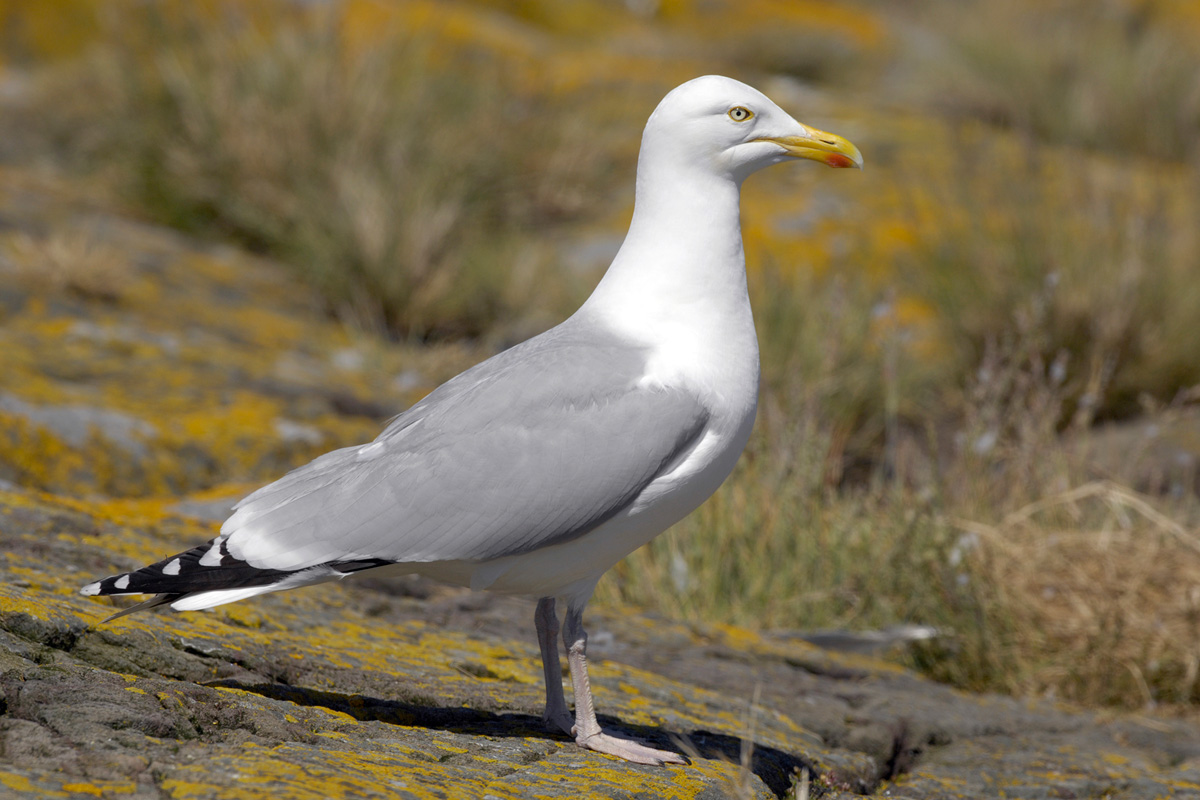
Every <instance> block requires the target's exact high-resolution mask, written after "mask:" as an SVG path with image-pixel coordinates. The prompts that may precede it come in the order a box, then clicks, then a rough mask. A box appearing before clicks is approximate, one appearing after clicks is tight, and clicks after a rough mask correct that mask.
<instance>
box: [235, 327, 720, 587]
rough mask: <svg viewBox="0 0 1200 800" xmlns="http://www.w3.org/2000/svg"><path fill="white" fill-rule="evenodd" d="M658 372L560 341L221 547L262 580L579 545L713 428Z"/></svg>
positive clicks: (262, 509) (298, 476) (439, 401)
mask: <svg viewBox="0 0 1200 800" xmlns="http://www.w3.org/2000/svg"><path fill="white" fill-rule="evenodd" d="M585 333H586V334H587V335H586V336H585V335H583V334H585ZM644 366H645V355H644V352H643V351H642V350H641V349H639V348H636V347H633V346H630V345H628V344H624V343H622V342H620V341H619V340H617V339H615V338H602V339H601V340H600V341H599V342H597V341H596V336H595V332H594V331H590V330H589V331H579V330H577V329H575V328H572V327H571V326H569V325H563V326H560V327H559V328H556V329H554V330H551V331H549V332H547V333H546V334H543V335H542V336H540V337H536V338H534V339H531V340H530V341H528V342H525V343H524V344H522V345H518V346H517V347H515V348H512V349H511V350H508V351H506V352H504V353H501V354H500V355H498V356H495V357H494V358H492V359H489V360H488V361H485V362H483V363H482V364H479V365H477V366H476V367H474V368H472V369H470V370H468V371H466V372H464V373H463V374H461V375H459V376H458V377H457V378H455V379H453V380H451V381H450V382H448V383H446V384H445V385H443V386H442V387H440V388H439V389H437V390H436V391H434V392H433V393H432V394H430V395H429V396H428V397H426V398H425V399H424V400H422V401H421V402H420V403H418V404H417V405H415V406H413V407H412V408H411V409H409V410H408V411H407V412H405V413H404V414H402V415H400V416H399V417H398V418H397V419H396V420H395V421H394V422H393V423H392V424H391V425H389V426H388V428H387V429H386V430H384V431H383V433H382V434H380V436H379V437H378V438H377V439H376V440H375V441H374V442H373V443H371V444H370V445H365V446H362V447H350V448H345V449H342V450H336V451H334V452H331V453H328V454H326V455H324V456H321V457H320V458H318V459H316V460H315V461H313V462H311V463H310V464H308V465H307V466H304V467H301V468H299V469H297V470H295V471H293V472H291V473H289V474H288V475H286V476H284V477H283V478H281V479H280V480H278V481H276V482H275V483H273V484H270V485H268V486H266V487H264V488H262V489H260V490H258V491H257V492H255V493H254V494H252V495H250V496H249V497H247V498H246V499H244V500H243V501H242V502H241V503H239V504H238V506H237V507H236V511H235V513H234V515H233V516H232V517H230V518H229V520H228V521H227V522H226V523H225V525H224V527H223V528H222V536H221V539H222V540H223V541H224V543H225V546H226V547H227V548H228V552H229V553H230V554H231V555H233V556H234V557H235V558H239V559H242V560H244V561H246V562H248V563H250V564H251V565H253V566H256V567H260V568H272V569H281V570H294V569H303V568H305V567H309V566H314V565H316V564H322V563H326V562H329V561H345V560H353V559H384V560H388V561H398V562H428V561H439V560H487V559H493V558H499V557H501V556H508V555H515V554H520V553H525V552H529V551H531V550H535V549H538V548H541V547H546V546H548V545H552V544H557V543H560V542H565V541H568V540H570V539H573V538H576V537H578V536H581V535H583V534H585V533H587V532H588V531H590V530H592V529H594V528H595V527H596V526H598V525H600V524H601V523H603V522H604V521H606V520H607V519H609V518H611V517H612V516H614V515H615V514H617V513H619V512H620V511H621V510H622V509H624V508H626V507H628V506H629V504H630V503H631V502H632V501H633V500H634V499H635V498H636V497H637V495H638V494H639V493H640V492H641V491H642V490H643V489H644V488H645V487H646V486H647V485H648V484H649V483H650V482H651V481H653V480H654V479H655V478H656V477H657V476H659V475H661V474H663V473H664V472H666V471H667V470H668V469H669V468H670V467H671V466H672V465H673V464H674V463H675V462H677V460H678V459H679V457H680V456H681V455H682V454H684V453H686V452H688V450H689V449H690V448H691V447H692V446H693V445H694V444H695V442H696V441H697V440H698V439H699V437H700V435H701V434H702V433H703V431H704V428H705V426H706V424H707V422H708V412H707V410H706V409H705V407H704V405H703V404H702V403H701V402H700V401H699V399H698V398H696V397H695V396H693V395H692V394H690V393H688V392H686V391H683V390H678V389H667V388H661V387H659V388H655V387H643V386H639V385H638V382H639V380H640V379H641V377H642V375H643V374H644Z"/></svg>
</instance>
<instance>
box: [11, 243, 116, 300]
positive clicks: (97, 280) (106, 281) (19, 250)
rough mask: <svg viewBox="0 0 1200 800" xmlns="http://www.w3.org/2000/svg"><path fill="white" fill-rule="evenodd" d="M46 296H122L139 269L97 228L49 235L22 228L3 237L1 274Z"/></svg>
mask: <svg viewBox="0 0 1200 800" xmlns="http://www.w3.org/2000/svg"><path fill="white" fill-rule="evenodd" d="M4 273H7V277H8V278H9V279H10V280H13V281H16V282H17V283H21V284H24V285H26V286H30V287H32V288H33V289H34V290H35V291H38V292H39V293H41V294H44V295H55V294H59V293H68V294H74V295H76V296H78V297H81V298H84V299H88V300H99V301H102V302H107V303H117V302H119V301H120V299H121V298H122V296H123V295H124V294H125V292H126V290H127V289H128V288H129V286H130V284H131V283H132V282H133V280H134V278H135V275H136V271H135V269H134V267H133V265H131V264H130V263H129V262H128V260H127V259H126V258H125V254H124V253H122V252H121V251H120V250H119V249H118V248H116V247H113V246H112V245H110V244H107V243H106V242H105V241H104V239H103V237H102V236H101V235H100V234H99V232H98V231H96V230H95V229H94V228H91V227H88V226H81V227H79V228H74V229H70V230H66V231H56V232H54V233H52V234H50V235H49V236H46V237H38V236H34V235H31V234H28V233H23V232H18V233H14V234H12V235H9V236H5V237H2V238H0V274H4Z"/></svg>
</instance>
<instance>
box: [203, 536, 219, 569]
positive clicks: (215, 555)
mask: <svg viewBox="0 0 1200 800" xmlns="http://www.w3.org/2000/svg"><path fill="white" fill-rule="evenodd" d="M200 566H202V567H219V566H221V540H220V539H217V540H216V541H215V542H213V546H212V547H210V548H208V552H207V553H205V554H204V555H202V556H200Z"/></svg>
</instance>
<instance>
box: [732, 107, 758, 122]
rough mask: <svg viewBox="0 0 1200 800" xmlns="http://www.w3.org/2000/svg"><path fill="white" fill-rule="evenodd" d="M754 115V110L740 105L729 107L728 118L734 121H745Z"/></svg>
mask: <svg viewBox="0 0 1200 800" xmlns="http://www.w3.org/2000/svg"><path fill="white" fill-rule="evenodd" d="M753 116H754V112H753V111H751V110H750V109H748V108H743V107H742V106H734V107H733V108H731V109H729V118H730V119H731V120H733V121H734V122H745V121H746V120H748V119H750V118H751V117H753Z"/></svg>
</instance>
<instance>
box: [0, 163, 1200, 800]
mask: <svg viewBox="0 0 1200 800" xmlns="http://www.w3.org/2000/svg"><path fill="white" fill-rule="evenodd" d="M97 263H100V264H105V263H107V264H110V267H109V269H110V270H111V274H110V275H109V277H108V279H106V280H105V281H102V282H99V283H98V282H97V280H96V278H95V274H94V272H93V271H92V267H94V266H95V265H96V264H97ZM89 265H90V266H89ZM0 277H2V278H3V280H0V545H2V547H0V797H4V798H8V797H12V798H42V797H97V796H99V797H112V798H163V797H169V798H180V799H182V798H257V797H267V796H271V797H276V798H330V797H346V798H370V797H380V798H382V797H398V798H405V797H411V798H425V797H443V798H449V797H495V798H507V797H513V798H516V797H522V798H524V797H530V798H532V797H572V798H575V797H611V798H663V797H666V798H670V797H678V798H692V797H701V798H708V799H709V800H715V799H716V798H723V797H730V798H741V797H761V798H772V797H784V796H793V793H795V792H796V788H795V787H796V782H797V781H798V780H799V778H798V776H800V775H801V774H803V773H805V772H806V773H807V774H808V778H809V783H808V792H809V796H812V797H829V798H838V797H850V796H853V795H856V794H869V795H882V796H889V797H896V798H952V797H953V798H960V797H999V796H1006V797H1025V798H1041V797H1047V798H1049V797H1054V798H1085V797H1087V798H1101V797H1128V798H1159V797H1163V798H1166V797H1176V798H1183V797H1200V726H1197V725H1196V724H1194V723H1187V722H1183V721H1170V720H1163V719H1150V718H1139V717H1130V716H1112V715H1100V714H1095V713H1082V712H1076V711H1070V710H1067V709H1061V708H1056V707H1054V706H1052V705H1049V704H1045V703H1027V702H1022V701H1017V700H1013V699H1009V698H1002V697H972V696H967V695H964V694H961V693H959V692H956V691H953V690H951V689H948V688H946V687H944V686H940V685H937V684H933V683H931V682H929V681H925V680H923V679H921V678H919V677H916V676H914V675H912V674H909V673H906V672H904V671H902V670H900V669H898V668H896V667H893V666H890V665H887V664H884V663H881V662H878V661H874V660H869V659H866V658H864V657H860V656H851V655H835V654H830V653H827V652H825V651H821V650H819V649H816V648H814V647H812V646H810V645H808V644H805V643H803V642H801V641H799V640H798V639H796V638H794V637H790V638H785V637H766V636H759V635H756V634H753V633H751V632H748V631H743V630H739V629H734V628H727V627H719V626H718V627H696V626H686V625H682V624H679V623H677V622H672V621H669V620H663V619H657V618H655V617H653V616H648V615H638V614H632V613H615V612H612V611H608V612H605V611H603V610H600V611H595V612H593V613H591V614H589V629H590V632H591V634H592V639H591V643H592V644H591V653H592V654H593V656H594V673H593V679H594V682H595V689H596V694H597V699H598V703H599V706H600V711H601V715H602V718H604V720H605V722H606V723H608V724H610V725H612V726H614V727H616V728H619V729H621V730H624V731H626V732H628V733H630V734H634V735H637V736H640V737H643V738H645V739H648V740H650V741H651V742H652V743H654V744H655V745H656V746H659V747H670V748H675V749H677V750H679V751H680V752H683V753H685V754H686V755H688V756H689V757H690V758H691V761H692V763H691V765H690V766H687V767H682V768H649V767H640V766H635V765H629V764H625V763H622V762H619V761H616V760H613V759H611V758H608V757H605V756H600V755H596V754H593V753H587V752H584V751H582V750H580V749H579V748H578V747H576V746H575V745H574V744H573V743H572V742H570V741H568V740H567V739H566V738H565V737H563V736H561V735H556V734H551V733H547V732H545V731H544V730H543V729H542V727H541V725H540V722H539V719H538V715H539V713H540V709H541V702H542V691H543V690H542V687H541V671H540V665H539V658H538V653H537V646H536V643H535V637H534V634H533V623H532V604H531V603H528V602H525V601H519V600H514V599H508V598H496V597H491V596H485V595H472V594H470V593H466V592H462V591H459V590H451V589H445V588H440V587H437V586H435V585H432V584H429V583H426V582H423V581H419V580H415V579H412V580H395V581H388V582H385V581H380V580H372V579H370V578H369V577H364V578H361V579H359V580H358V581H356V582H354V581H348V582H346V583H345V584H342V585H337V586H332V585H325V586H320V587H314V588H310V589H306V590H303V591H300V592H294V593H288V594H284V595H272V596H267V597H264V598H257V599H255V600H253V601H248V602H245V603H241V604H235V605H233V606H224V607H221V608H219V609H216V610H214V611H211V612H197V613H191V614H173V613H169V612H166V613H157V612H155V613H147V614H141V615H137V616H133V617H127V618H123V619H121V620H118V621H115V622H113V623H111V624H108V625H103V624H100V620H101V619H103V618H104V617H105V616H107V615H108V614H109V613H111V612H112V611H113V610H114V606H113V605H112V604H111V601H109V600H95V599H87V598H83V597H80V596H79V595H78V594H77V589H78V587H79V586H80V585H82V584H84V583H86V582H88V581H89V580H91V579H93V578H96V577H100V576H103V575H108V574H111V573H112V572H114V571H117V570H123V569H129V568H134V567H137V566H140V565H141V564H144V563H146V562H148V561H151V560H154V559H157V558H160V557H162V556H164V555H167V554H169V553H173V552H176V551H178V550H181V549H183V548H185V547H188V546H191V545H194V544H197V543H199V542H201V541H203V540H205V539H206V538H208V537H210V536H211V535H212V534H213V533H214V531H215V525H214V523H213V521H212V520H213V518H220V516H221V512H222V509H223V508H224V507H226V506H227V505H228V503H229V501H230V500H231V499H232V498H233V497H235V496H236V493H237V491H239V490H241V489H244V488H248V487H249V486H250V485H253V483H255V482H261V481H264V480H267V479H269V478H271V477H274V476H275V475H277V474H278V473H279V472H281V471H282V470H284V469H286V468H288V467H289V466H291V465H293V464H295V463H297V462H298V461H303V460H304V459H305V458H308V457H310V456H311V455H314V454H316V453H317V452H321V451H323V450H325V449H329V448H331V447H334V446H338V445H340V444H346V443H349V442H352V441H356V440H358V441H361V440H365V439H366V438H369V437H370V436H372V435H373V434H374V431H375V430H377V428H378V426H379V424H380V421H381V419H382V418H384V417H386V416H387V415H388V414H390V413H392V411H394V410H396V409H398V408H402V407H403V406H404V405H406V404H407V403H409V402H411V401H412V400H414V399H416V397H418V396H419V395H420V392H421V391H423V390H427V389H428V388H430V387H431V386H432V385H433V384H435V383H436V382H437V381H439V380H442V379H444V378H445V377H448V375H449V374H450V373H452V372H454V371H457V369H459V368H461V367H462V366H464V365H465V364H466V363H468V362H469V361H470V360H471V359H472V357H473V355H474V354H471V353H468V352H458V351H449V352H447V351H443V352H441V353H438V354H437V357H436V358H434V357H432V356H430V355H429V354H428V353H426V352H423V351H417V350H413V349H404V348H400V347H395V346H389V345H385V344H383V343H381V342H376V341H374V340H371V339H369V337H365V336H360V337H358V338H353V337H351V336H350V335H349V334H347V333H346V332H345V331H343V330H341V329H339V328H337V327H336V326H334V325H333V324H331V323H329V322H327V321H325V320H324V319H323V318H322V317H321V316H320V315H319V314H318V313H317V312H316V310H315V309H314V308H313V304H312V303H311V301H310V300H309V299H308V298H307V296H306V295H304V294H303V293H302V292H300V291H299V290H297V289H295V288H294V287H292V286H290V285H289V284H288V283H287V282H286V281H285V280H283V279H282V278H281V277H280V275H279V273H278V272H276V271H275V270H274V269H273V268H272V267H271V265H267V264H263V263H260V262H257V261H254V260H253V259H250V258H248V257H246V256H243V255H241V254H238V253H232V252H224V251H213V250H211V249H209V250H204V249H200V248H197V247H196V246H195V245H194V244H193V243H190V242H188V241H187V240H185V239H182V238H181V237H178V236H176V235H173V234H170V233H167V232H164V231H161V230H158V229H153V228H148V227H146V226H143V225H140V224H138V223H136V222H132V221H129V220H126V219H122V218H120V217H119V216H116V215H113V214H111V213H108V212H105V211H103V210H99V209H97V208H95V207H93V206H91V205H89V203H88V201H87V200H86V199H85V198H83V199H81V198H79V197H77V196H75V195H73V194H71V193H69V192H66V191H65V190H63V189H62V188H61V187H57V186H55V185H54V184H52V183H50V182H47V181H45V180H43V179H38V178H33V177H31V176H29V175H25V174H21V173H17V172H13V171H11V170H0ZM396 376H406V377H405V378H404V380H397V379H396ZM230 484H234V485H233V486H232V487H231V486H230Z"/></svg>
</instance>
